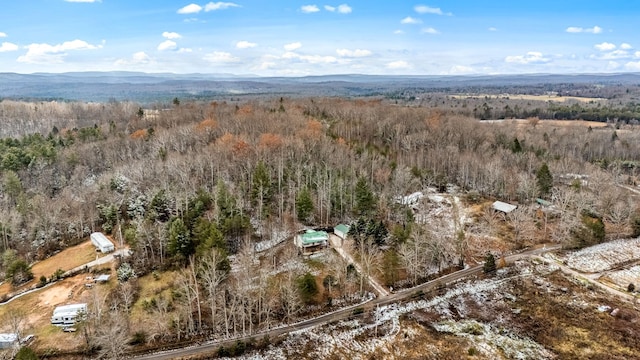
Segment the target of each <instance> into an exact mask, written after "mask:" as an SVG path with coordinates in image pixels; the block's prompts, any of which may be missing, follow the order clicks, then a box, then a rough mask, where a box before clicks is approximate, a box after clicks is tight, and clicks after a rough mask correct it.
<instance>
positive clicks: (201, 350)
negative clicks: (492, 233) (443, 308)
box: [135, 245, 561, 360]
mask: <svg viewBox="0 0 640 360" xmlns="http://www.w3.org/2000/svg"><path fill="white" fill-rule="evenodd" d="M560 248H561V246H560V245H552V246H548V247H547V246H544V247H542V248H539V249H532V250H528V251H525V252H523V253H520V254H515V255H510V256H507V257H505V260H506V262H507V263H513V262H514V261H517V260H520V259H524V258H530V257H536V256H539V255H542V254H544V253H546V252H549V251H554V250H558V249H560ZM480 273H482V265H477V266H474V267H470V268H466V269H463V270H459V271H456V272H454V273H451V274H448V275H444V276H441V277H439V278H437V279H435V280H431V281H428V282H426V283H423V284H420V285H418V286H415V287H412V288H410V289H404V290H401V291H398V292H394V293H391V294H389V295H387V296H382V297H378V298H376V299H374V300H370V301H367V302H365V303H362V304H358V305H353V306H349V307H346V308H343V309H339V310H336V311H334V312H331V313H328V314H324V315H320V316H318V317H315V318H312V319H308V320H304V321H300V322H298V323H295V324H291V325H286V326H283V327H281V328H277V329H271V330H267V331H263V332H259V333H256V334H253V335H251V336H245V337H242V338H235V339H230V340H220V341H215V342H210V343H206V344H200V345H194V346H191V347H185V348H181V349H175V350H170V351H164V352H159V353H152V354H146V355H141V356H137V357H135V359H140V360H169V359H179V358H183V357H189V356H194V355H206V354H212V353H214V352H216V351H217V350H218V348H219V347H220V346H228V345H233V344H235V343H236V341H238V340H241V341H247V340H249V339H256V340H259V339H262V338H264V337H265V336H269V337H270V338H275V337H278V336H280V335H283V334H286V333H290V332H294V331H298V330H304V329H309V328H312V327H316V326H319V325H324V324H327V323H331V322H335V321H339V320H344V319H347V318H349V317H351V316H353V315H354V310H355V309H356V308H363V307H375V306H378V305H388V304H392V303H395V302H398V301H401V300H405V299H409V298H411V297H414V296H415V295H416V293H417V292H419V291H423V292H429V291H432V290H436V289H437V288H438V287H440V286H443V285H446V284H447V283H450V282H454V281H458V280H460V279H463V278H465V277H467V276H471V275H478V274H480Z"/></svg>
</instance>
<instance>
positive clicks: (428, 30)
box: [420, 27, 440, 35]
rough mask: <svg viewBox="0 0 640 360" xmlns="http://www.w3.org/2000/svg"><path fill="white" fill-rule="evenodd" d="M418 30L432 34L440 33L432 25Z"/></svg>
mask: <svg viewBox="0 0 640 360" xmlns="http://www.w3.org/2000/svg"><path fill="white" fill-rule="evenodd" d="M420 32H421V33H423V34H432V35H436V34H440V32H439V31H438V30H436V29H434V28H432V27H427V28H423V29H422V30H420Z"/></svg>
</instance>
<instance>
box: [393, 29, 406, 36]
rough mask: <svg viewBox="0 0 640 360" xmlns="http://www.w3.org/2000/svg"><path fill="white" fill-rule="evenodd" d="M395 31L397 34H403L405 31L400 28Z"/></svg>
mask: <svg viewBox="0 0 640 360" xmlns="http://www.w3.org/2000/svg"><path fill="white" fill-rule="evenodd" d="M393 33H394V34H396V35H402V34H404V31H402V30H400V29H398V30H396V31H394V32H393Z"/></svg>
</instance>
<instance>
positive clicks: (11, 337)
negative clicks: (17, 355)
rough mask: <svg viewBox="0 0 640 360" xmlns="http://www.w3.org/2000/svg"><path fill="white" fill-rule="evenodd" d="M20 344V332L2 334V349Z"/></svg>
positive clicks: (0, 339)
mask: <svg viewBox="0 0 640 360" xmlns="http://www.w3.org/2000/svg"><path fill="white" fill-rule="evenodd" d="M17 345H18V334H15V333H9V334H0V349H9V348H12V347H14V346H17Z"/></svg>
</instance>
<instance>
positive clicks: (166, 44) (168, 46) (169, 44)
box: [158, 40, 178, 51]
mask: <svg viewBox="0 0 640 360" xmlns="http://www.w3.org/2000/svg"><path fill="white" fill-rule="evenodd" d="M176 47H178V44H176V42H175V41H173V40H165V41H163V42H161V43H160V45H158V50H160V51H165V50H174V49H175V48H176Z"/></svg>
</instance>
